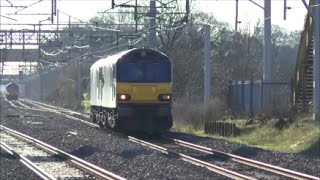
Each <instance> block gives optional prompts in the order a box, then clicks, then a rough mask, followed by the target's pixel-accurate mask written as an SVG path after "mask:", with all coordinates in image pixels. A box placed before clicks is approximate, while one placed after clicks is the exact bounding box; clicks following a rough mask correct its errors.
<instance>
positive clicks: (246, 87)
mask: <svg viewBox="0 0 320 180" xmlns="http://www.w3.org/2000/svg"><path fill="white" fill-rule="evenodd" d="M228 90H229V91H228V106H229V108H230V109H231V111H232V112H233V113H235V114H252V113H259V112H263V113H272V112H288V111H289V110H290V109H291V107H292V99H293V98H292V89H291V83H265V82H263V81H230V82H229V88H228Z"/></svg>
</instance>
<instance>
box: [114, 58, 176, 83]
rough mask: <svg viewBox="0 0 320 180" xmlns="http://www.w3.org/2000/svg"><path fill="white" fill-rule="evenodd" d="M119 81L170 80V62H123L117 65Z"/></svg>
mask: <svg viewBox="0 0 320 180" xmlns="http://www.w3.org/2000/svg"><path fill="white" fill-rule="evenodd" d="M117 81H118V82H170V81H171V65H170V63H145V62H138V63H122V64H118V65H117Z"/></svg>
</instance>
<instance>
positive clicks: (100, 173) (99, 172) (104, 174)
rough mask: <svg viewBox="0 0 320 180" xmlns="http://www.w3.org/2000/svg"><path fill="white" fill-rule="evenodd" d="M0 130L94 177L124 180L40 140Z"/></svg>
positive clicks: (3, 128)
mask: <svg viewBox="0 0 320 180" xmlns="http://www.w3.org/2000/svg"><path fill="white" fill-rule="evenodd" d="M0 129H1V130H3V131H5V132H7V133H10V134H12V135H14V136H16V137H18V138H21V139H23V140H25V141H28V142H30V143H32V144H34V145H36V146H38V147H40V148H42V149H44V150H47V151H49V153H50V152H51V153H53V154H56V155H59V156H61V157H63V158H65V159H67V160H69V161H70V162H71V163H73V164H75V165H77V166H78V167H80V168H82V169H84V170H86V171H88V172H91V173H93V174H95V175H97V176H99V177H101V178H103V179H109V180H125V178H123V177H120V176H118V175H116V174H114V173H112V172H109V171H107V170H105V169H102V168H100V167H98V166H96V165H93V164H91V163H89V162H86V161H84V160H82V159H80V158H78V157H76V156H73V155H71V154H68V153H66V152H64V151H62V150H60V149H57V148H55V147H53V146H51V145H49V144H46V143H44V142H42V141H40V140H37V139H35V138H33V137H30V136H28V135H25V134H22V133H20V132H17V131H15V130H12V129H9V128H7V127H5V126H3V125H0Z"/></svg>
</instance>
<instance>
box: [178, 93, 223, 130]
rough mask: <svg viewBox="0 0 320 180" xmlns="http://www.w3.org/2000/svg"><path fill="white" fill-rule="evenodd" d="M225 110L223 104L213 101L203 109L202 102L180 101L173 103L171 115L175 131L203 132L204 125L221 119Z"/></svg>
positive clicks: (216, 100)
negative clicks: (206, 122)
mask: <svg viewBox="0 0 320 180" xmlns="http://www.w3.org/2000/svg"><path fill="white" fill-rule="evenodd" d="M226 110H227V106H226V104H225V103H223V102H222V101H220V100H218V99H214V100H213V101H212V102H211V103H210V104H209V105H208V106H207V108H206V109H205V107H204V104H203V102H192V101H186V100H180V101H175V102H173V108H172V115H173V121H174V127H173V129H175V130H185V129H186V128H187V129H188V130H187V131H188V132H192V131H198V130H203V127H204V123H205V121H206V120H208V121H216V120H219V119H220V118H222V117H223V116H224V115H225V113H226Z"/></svg>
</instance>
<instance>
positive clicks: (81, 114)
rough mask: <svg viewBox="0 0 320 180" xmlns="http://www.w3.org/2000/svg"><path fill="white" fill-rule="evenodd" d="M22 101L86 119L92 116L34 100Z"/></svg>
mask: <svg viewBox="0 0 320 180" xmlns="http://www.w3.org/2000/svg"><path fill="white" fill-rule="evenodd" d="M21 100H22V101H26V102H29V103H34V104H38V105H42V106H46V107H47V108H52V109H53V110H58V111H65V112H67V113H72V114H76V115H79V116H83V117H85V118H90V116H89V115H87V114H83V113H79V112H76V111H72V110H69V109H65V108H62V107H59V106H53V105H50V104H46V103H42V102H38V101H33V100H30V99H21Z"/></svg>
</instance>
